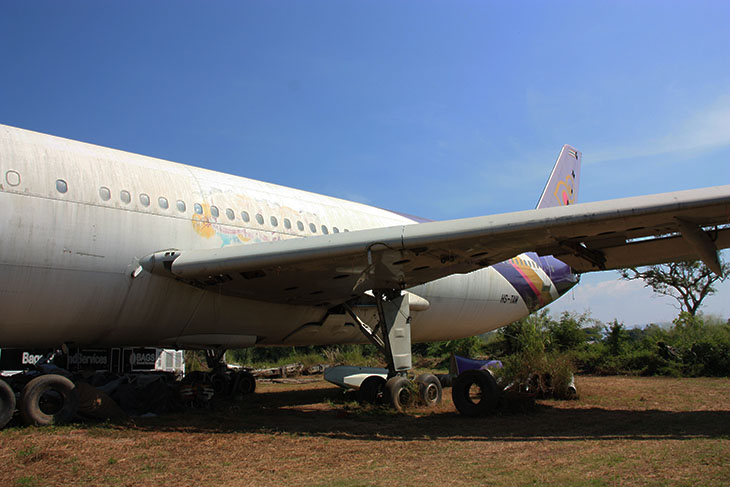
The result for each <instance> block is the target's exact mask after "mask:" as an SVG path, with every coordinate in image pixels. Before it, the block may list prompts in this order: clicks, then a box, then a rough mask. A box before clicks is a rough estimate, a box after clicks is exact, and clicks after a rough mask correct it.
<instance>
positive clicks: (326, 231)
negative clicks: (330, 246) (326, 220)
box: [322, 225, 330, 235]
mask: <svg viewBox="0 0 730 487" xmlns="http://www.w3.org/2000/svg"><path fill="white" fill-rule="evenodd" d="M322 233H324V234H325V235H327V234H328V233H330V232H329V230H327V227H326V226H325V225H322Z"/></svg>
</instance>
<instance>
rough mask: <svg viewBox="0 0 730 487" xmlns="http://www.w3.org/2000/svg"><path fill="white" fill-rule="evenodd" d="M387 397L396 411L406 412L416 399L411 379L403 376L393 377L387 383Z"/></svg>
mask: <svg viewBox="0 0 730 487" xmlns="http://www.w3.org/2000/svg"><path fill="white" fill-rule="evenodd" d="M385 398H386V400H387V402H389V403H390V405H391V406H393V408H394V409H395V410H396V411H398V412H400V413H402V412H404V411H405V410H406V409H408V408H409V407H411V406H413V403H414V402H415V399H416V398H415V394H414V393H413V390H412V386H411V381H409V380H408V379H407V378H405V377H402V376H396V377H391V378H390V379H388V382H386V383H385Z"/></svg>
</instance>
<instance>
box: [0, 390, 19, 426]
mask: <svg viewBox="0 0 730 487" xmlns="http://www.w3.org/2000/svg"><path fill="white" fill-rule="evenodd" d="M14 412H15V393H14V392H13V388H12V387H10V386H9V385H8V383H7V382H5V381H4V380H0V429H2V428H4V427H5V425H6V424H8V423H9V422H10V420H11V419H13V413H14Z"/></svg>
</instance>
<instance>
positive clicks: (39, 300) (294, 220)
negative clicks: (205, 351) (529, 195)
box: [0, 125, 564, 347]
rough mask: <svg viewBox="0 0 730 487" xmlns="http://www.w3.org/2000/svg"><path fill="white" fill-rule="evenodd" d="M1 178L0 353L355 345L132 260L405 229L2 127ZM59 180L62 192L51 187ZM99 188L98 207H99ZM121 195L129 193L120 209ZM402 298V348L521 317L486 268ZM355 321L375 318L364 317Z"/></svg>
mask: <svg viewBox="0 0 730 487" xmlns="http://www.w3.org/2000/svg"><path fill="white" fill-rule="evenodd" d="M9 171H12V172H9ZM0 174H1V175H2V181H1V184H0V232H2V233H1V234H2V236H3V237H2V239H3V244H2V246H0V272H1V273H2V276H3V277H2V279H1V280H0V309H2V319H1V321H0V323H1V325H0V346H2V347H14V346H58V345H60V344H62V343H69V342H72V343H75V344H79V345H94V346H118V345H126V346H130V345H164V346H175V345H177V344H180V345H183V344H184V345H186V346H191V344H193V345H194V343H195V341H194V340H195V339H194V338H190V337H196V336H203V335H204V336H208V337H209V336H211V335H220V336H224V335H225V336H227V338H221V341H222V342H223V341H227V342H230V343H233V341H235V340H233V339H232V338H231V337H240V339H239V340H238V341H235V343H238V344H241V343H251V344H253V343H254V342H255V343H258V344H261V345H277V344H327V343H358V342H364V341H365V340H364V337H362V336H361V335H360V333H359V331H358V330H357V329H356V328H355V327H353V326H351V325H350V324H349V323H347V322H348V321H350V320H348V319H345V317H344V315H342V317H338V316H329V317H327V319H326V320H325V317H326V310H324V309H322V308H318V307H308V306H292V305H283V304H275V303H267V302H261V301H254V300H247V299H243V298H238V297H230V296H225V295H219V294H216V293H212V292H209V291H203V290H200V289H197V288H194V287H191V286H189V285H186V284H183V283H180V282H177V281H175V280H172V279H168V278H165V277H159V276H154V275H151V274H148V273H147V272H135V270H136V269H137V268H138V265H139V264H138V262H139V259H140V258H141V257H143V256H145V255H149V254H150V253H152V252H155V251H158V250H163V249H171V248H176V249H200V248H215V247H221V246H226V245H238V244H246V243H252V242H269V241H274V240H279V239H284V238H302V237H305V236H308V235H313V234H317V235H319V234H321V232H322V229H323V226H325V227H326V228H327V229H328V231H333V229H334V227H337V228H338V230H339V231H345V230H349V231H356V230H363V229H368V228H375V227H382V226H392V225H399V224H400V225H402V224H408V223H414V222H415V220H414V219H411V218H408V217H406V216H403V215H400V214H397V213H393V212H389V211H387V210H382V209H379V208H373V207H370V206H366V205H362V204H359V203H354V202H349V201H345V200H340V199H337V198H331V197H326V196H322V195H317V194H313V193H309V192H306V191H300V190H295V189H291V188H286V187H282V186H277V185H273V184H269V183H264V182H260V181H254V180H250V179H246V178H242V177H237V176H231V175H227V174H222V173H216V172H213V171H208V170H205V169H199V168H195V167H191V166H185V165H182V164H177V163H172V162H167V161H162V160H159V159H154V158H150V157H145V156H140V155H136V154H130V153H126V152H122V151H117V150H113V149H107V148H103V147H98V146H93V145H90V144H84V143H80V142H75V141H70V140H66V139H61V138H57V137H52V136H48V135H43V134H38V133H35V132H29V131H25V130H20V129H15V128H12V127H6V126H1V125H0ZM15 174H18V175H19V178H16V176H15ZM16 179H18V180H17V181H16ZM59 179H60V180H63V181H64V182H65V183H66V185H67V188H68V190H67V191H66V192H65V193H61V192H59V191H58V190H57V188H56V181H57V180H59ZM16 183H17V184H16ZM102 187H105V188H108V189H109V191H110V193H111V198H110V199H108V200H105V199H104V198H102V195H101V193H100V188H102ZM121 191H127V192H129V193H130V195H131V200H130V201H129V202H128V203H125V202H124V200H123V199H121V198H120V192H121ZM142 194H144V195H147V196H148V198H149V200H150V203H149V205H145V204H144V203H143V201H142V200H141V199H140V195H142ZM160 198H165V200H166V201H167V208H161V207H160V205H159V203H158V202H159V200H160ZM178 200H180V201H183V202H184V203H185V211H179V210H178V208H177V201H178ZM196 203H197V204H199V205H200V206H201V208H202V212H201V213H200V214H198V213H196V212H195V204H196ZM213 207H216V208H217V209H218V216H217V217H216V216H214V215H213V214H212V210H211V209H212V208H213ZM228 209H231V210H232V211H233V212H234V219H229V218H228V214H227V211H226V210H228ZM242 211H246V212H248V214H249V217H250V221H249V222H247V223H246V222H244V221H243V220H242V219H241V212H242ZM256 215H261V216H262V217H263V218H264V222H263V224H259V223H258V222H257V220H256ZM272 217H275V218H276V222H277V225H276V226H274V225H273V222H272V220H271V218H272ZM285 218H287V219H289V221H290V222H291V226H292V228H291V229H287V228H284V223H283V222H284V219H285ZM298 222H301V223H302V226H303V228H304V230H303V231H301V230H299V227H298ZM310 224H312V225H314V228H315V229H316V233H313V232H311V231H310ZM523 258H527V257H526V256H525V257H523ZM530 271H531V272H532V273H533V274H534V276H532V277H533V280H534V279H539V280H540V281H542V283H543V287H542V288H541V289H540V293H539V294H540V296H541V299H540V305H544V304H547V302H549V301H550V300H552V299H555V298H556V297H558V292H557V290H556V289H555V286H554V285H553V284H552V283H551V281H550V279H549V275H548V274H546V272H544V271H543V270H542V268H539V269H530ZM133 275H136V277H133ZM536 276H537V277H536ZM535 282H537V281H535ZM412 291H413V292H414V293H416V294H418V295H419V296H422V297H424V298H426V299H427V300H428V301H429V302H430V303H431V306H430V308H429V309H428V310H426V311H421V312H414V315H413V321H412V336H413V340H414V341H429V340H440V339H453V338H458V337H462V336H469V335H474V334H478V333H483V332H486V331H489V330H492V329H495V328H498V327H500V326H503V325H505V324H507V323H510V322H511V321H514V320H515V319H518V318H520V317H521V316H524V315H526V314H527V313H528V312H529V311H530V309H532V308H533V306H531V305H528V304H526V303H525V300H524V299H523V296H522V295H520V293H518V292H517V291H516V290H515V288H514V286H513V285H512V284H511V283H510V282H509V280H508V278H506V277H505V276H504V275H503V274H502V273H500V272H498V271H497V270H495V269H494V268H487V269H483V270H480V271H476V272H473V273H470V274H466V275H453V276H449V277H446V278H443V279H439V280H437V281H433V282H431V283H428V284H424V285H422V286H418V287H417V288H414V289H413V290H412ZM563 292H564V291H563ZM546 293H547V294H546ZM361 312H362V313H363V316H364V317H365V318H366V320H367V321H370V322H371V323H372V322H373V321H374V320H375V314H374V313H373V312H372V310H361ZM323 320H324V321H323ZM320 322H321V324H320V325H319V326H307V325H308V324H309V325H311V324H313V323H320ZM180 337H183V338H180ZM185 337H188V338H185ZM191 340H192V341H191ZM202 345H203V343H202V342H201V346H202ZM220 345H224V346H225V345H226V343H220Z"/></svg>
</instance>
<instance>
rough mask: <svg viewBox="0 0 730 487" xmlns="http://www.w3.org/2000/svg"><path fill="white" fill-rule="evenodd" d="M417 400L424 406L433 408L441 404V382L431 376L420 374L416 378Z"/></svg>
mask: <svg viewBox="0 0 730 487" xmlns="http://www.w3.org/2000/svg"><path fill="white" fill-rule="evenodd" d="M416 384H418V398H419V399H420V400H421V403H423V405H424V406H428V407H434V406H437V405H439V404H441V398H442V396H443V390H442V388H441V382H440V381H439V380H438V378H437V377H436V376H435V375H433V374H421V375H419V376H418V377H416Z"/></svg>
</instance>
